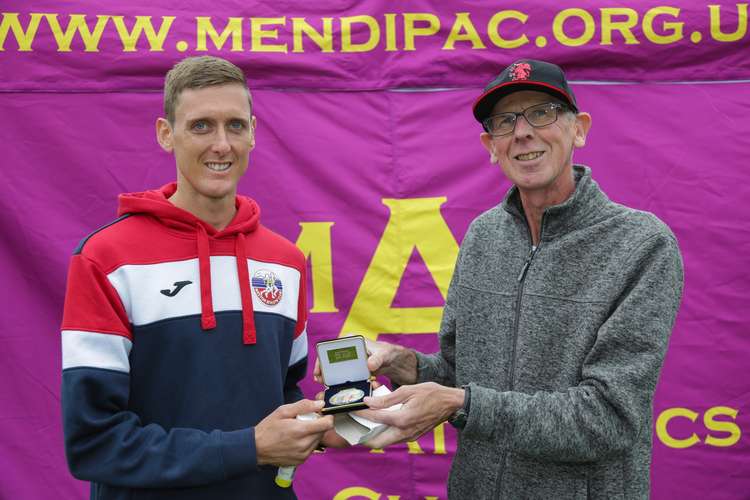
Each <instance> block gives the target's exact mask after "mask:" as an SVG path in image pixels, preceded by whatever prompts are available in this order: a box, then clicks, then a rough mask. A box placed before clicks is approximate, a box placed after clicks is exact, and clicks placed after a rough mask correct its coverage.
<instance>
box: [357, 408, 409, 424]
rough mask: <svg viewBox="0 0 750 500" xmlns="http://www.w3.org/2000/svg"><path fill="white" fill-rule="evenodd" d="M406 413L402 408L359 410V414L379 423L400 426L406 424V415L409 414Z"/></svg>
mask: <svg viewBox="0 0 750 500" xmlns="http://www.w3.org/2000/svg"><path fill="white" fill-rule="evenodd" d="M404 413H405V412H404V411H402V410H397V411H385V410H363V411H361V412H359V413H358V415H361V416H362V417H364V418H366V419H367V420H370V421H372V422H376V423H378V424H386V425H390V426H393V427H399V426H403V425H404V424H405V422H404V417H406V416H407V415H404Z"/></svg>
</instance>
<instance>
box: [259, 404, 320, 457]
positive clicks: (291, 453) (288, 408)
mask: <svg viewBox="0 0 750 500" xmlns="http://www.w3.org/2000/svg"><path fill="white" fill-rule="evenodd" d="M322 407H323V402H322V401H310V400H308V399H303V400H301V401H297V402H296V403H294V404H288V405H283V406H279V407H278V408H276V410H274V411H273V413H271V414H270V415H268V416H267V417H266V418H264V419H263V420H261V421H260V423H259V424H258V425H256V426H255V450H256V455H257V461H258V465H263V464H273V465H279V466H287V465H299V464H301V463H302V462H304V461H305V460H306V459H307V457H308V456H309V455H310V453H312V452H313V450H314V449H315V447H316V446H317V445H318V442H319V441H320V440H321V439H322V438H323V435H324V434H325V433H326V432H328V431H329V430H331V429H333V417H331V416H328V417H321V418H319V419H317V420H311V421H303V420H297V415H301V414H304V413H314V412H317V411H320V409H321V408H322Z"/></svg>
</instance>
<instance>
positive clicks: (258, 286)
mask: <svg viewBox="0 0 750 500" xmlns="http://www.w3.org/2000/svg"><path fill="white" fill-rule="evenodd" d="M250 283H251V285H252V287H253V290H254V291H255V295H257V296H258V298H259V299H260V300H262V301H263V303H264V304H266V305H268V306H275V305H276V304H278V303H279V301H281V296H282V295H283V286H282V284H281V280H280V279H279V278H277V277H276V275H275V274H274V273H273V272H271V271H269V270H268V269H260V270H258V271H256V272H255V274H253V278H252V280H250Z"/></svg>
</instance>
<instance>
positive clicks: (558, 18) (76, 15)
mask: <svg viewBox="0 0 750 500" xmlns="http://www.w3.org/2000/svg"><path fill="white" fill-rule="evenodd" d="M747 24H748V4H747V2H745V3H741V2H735V1H727V0H721V1H695V0H673V1H669V2H666V3H664V2H656V1H646V0H630V1H624V2H604V1H601V0H581V1H579V2H574V3H569V4H568V5H555V6H553V5H551V4H550V3H549V2H547V1H544V0H532V1H527V2H523V3H511V2H499V3H498V2H494V3H493V2H431V1H427V0H412V1H409V2H399V3H398V4H394V3H392V2H386V1H382V0H367V1H362V2H357V4H356V5H352V6H350V5H349V4H348V3H346V2H343V3H342V2H336V1H330V2H323V3H315V4H310V3H309V2H283V3H279V2H259V1H256V2H238V1H229V2H222V4H221V8H220V9H219V10H217V9H216V8H215V7H211V8H206V6H205V4H204V3H202V2H180V3H174V4H173V5H171V6H169V5H168V3H165V2H160V5H159V6H155V5H154V4H153V2H146V1H143V0H140V1H133V2H128V3H127V4H126V5H125V4H123V3H122V2H114V1H111V0H110V1H99V2H96V3H95V5H90V4H86V3H84V2H66V3H64V4H60V3H59V2H49V1H36V2H33V3H32V4H29V2H22V1H19V0H6V1H5V2H4V5H3V9H2V19H1V20H0V50H2V51H3V52H4V54H2V57H0V73H1V74H3V75H6V76H5V77H4V79H3V81H2V82H0V89H3V90H19V89H25V90H38V91H45V90H50V89H55V90H68V91H82V90H86V91H113V90H117V91H129V90H160V89H161V85H162V80H163V76H164V72H165V68H168V67H169V66H171V64H172V63H173V62H174V61H176V60H178V59H181V58H183V57H185V56H188V55H202V54H216V55H222V56H225V57H230V58H232V59H235V60H237V61H238V62H239V63H240V64H242V65H243V67H245V68H246V70H247V73H248V75H249V76H250V78H251V80H252V81H253V82H254V86H255V88H258V89H261V88H262V89H274V88H299V89H319V88H324V89H337V90H372V89H384V88H394V87H420V86H435V87H464V86H470V87H474V86H477V85H480V84H483V83H485V82H486V81H488V80H489V79H490V78H491V77H492V76H494V75H495V74H496V72H495V70H494V68H495V67H496V66H497V65H498V64H503V65H507V64H509V63H510V62H512V61H513V60H515V59H518V58H521V57H527V58H536V59H545V60H552V61H556V62H557V63H558V64H559V65H561V66H563V67H568V68H569V69H568V78H569V79H571V80H595V81H601V80H615V81H629V82H653V81H677V80H688V81H704V80H705V81H716V80H735V79H750V58H748V57H746V56H745V53H746V51H747V49H748V48H749V47H748V38H749V36H748V29H747ZM458 61H460V62H458Z"/></svg>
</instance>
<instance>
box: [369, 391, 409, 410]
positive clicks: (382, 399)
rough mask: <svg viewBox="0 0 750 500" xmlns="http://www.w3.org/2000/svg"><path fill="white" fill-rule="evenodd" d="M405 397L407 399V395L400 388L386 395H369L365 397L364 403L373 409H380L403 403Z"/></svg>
mask: <svg viewBox="0 0 750 500" xmlns="http://www.w3.org/2000/svg"><path fill="white" fill-rule="evenodd" d="M404 399H406V396H405V395H404V393H403V391H401V389H398V390H396V391H395V392H392V393H390V394H386V395H385V396H377V397H367V398H365V399H364V403H365V404H366V405H367V406H369V407H370V408H372V409H373V410H380V409H384V408H390V407H391V406H393V405H395V404H398V403H402V402H403V401H404Z"/></svg>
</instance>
